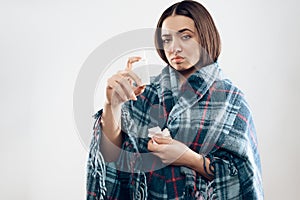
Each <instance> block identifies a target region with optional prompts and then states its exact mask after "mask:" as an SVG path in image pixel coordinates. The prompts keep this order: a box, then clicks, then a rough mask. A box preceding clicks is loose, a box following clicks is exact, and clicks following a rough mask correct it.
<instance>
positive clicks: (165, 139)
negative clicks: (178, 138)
mask: <svg viewBox="0 0 300 200" xmlns="http://www.w3.org/2000/svg"><path fill="white" fill-rule="evenodd" d="M152 139H153V140H154V141H155V142H156V143H157V144H172V142H173V139H172V138H171V137H158V136H155V135H154V136H153V137H152Z"/></svg>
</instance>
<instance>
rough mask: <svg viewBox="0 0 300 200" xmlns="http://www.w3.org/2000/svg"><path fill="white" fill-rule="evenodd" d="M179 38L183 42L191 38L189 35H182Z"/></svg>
mask: <svg viewBox="0 0 300 200" xmlns="http://www.w3.org/2000/svg"><path fill="white" fill-rule="evenodd" d="M181 38H182V39H183V40H188V39H190V38H191V36H190V35H183V36H182V37H181Z"/></svg>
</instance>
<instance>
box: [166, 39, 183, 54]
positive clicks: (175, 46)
mask: <svg viewBox="0 0 300 200" xmlns="http://www.w3.org/2000/svg"><path fill="white" fill-rule="evenodd" d="M181 51H182V48H181V44H180V41H178V40H177V39H173V40H172V42H171V44H170V46H169V52H170V53H176V52H181Z"/></svg>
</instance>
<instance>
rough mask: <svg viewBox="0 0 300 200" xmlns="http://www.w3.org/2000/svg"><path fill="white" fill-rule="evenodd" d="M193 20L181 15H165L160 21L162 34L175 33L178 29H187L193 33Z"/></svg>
mask: <svg viewBox="0 0 300 200" xmlns="http://www.w3.org/2000/svg"><path fill="white" fill-rule="evenodd" d="M195 29H196V27H195V23H194V21H193V20H192V19H191V18H189V17H186V16H183V15H175V16H170V17H167V18H166V19H165V20H164V21H163V23H162V34H171V33H172V32H175V33H177V32H178V31H180V30H189V31H191V32H194V33H195Z"/></svg>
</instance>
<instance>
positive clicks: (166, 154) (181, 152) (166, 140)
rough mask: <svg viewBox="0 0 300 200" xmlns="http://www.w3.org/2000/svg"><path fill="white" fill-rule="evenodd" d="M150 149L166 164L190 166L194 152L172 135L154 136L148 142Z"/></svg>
mask: <svg viewBox="0 0 300 200" xmlns="http://www.w3.org/2000/svg"><path fill="white" fill-rule="evenodd" d="M148 150H149V151H152V152H153V154H154V155H156V156H158V157H159V158H160V159H161V161H162V162H163V163H164V164H172V165H184V166H188V165H189V164H190V162H191V160H190V159H192V157H193V153H195V152H193V151H192V150H191V149H190V148H188V147H187V146H186V145H185V144H183V143H181V142H179V141H177V140H174V139H172V138H170V137H158V136H154V137H152V139H151V140H149V142H148Z"/></svg>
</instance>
